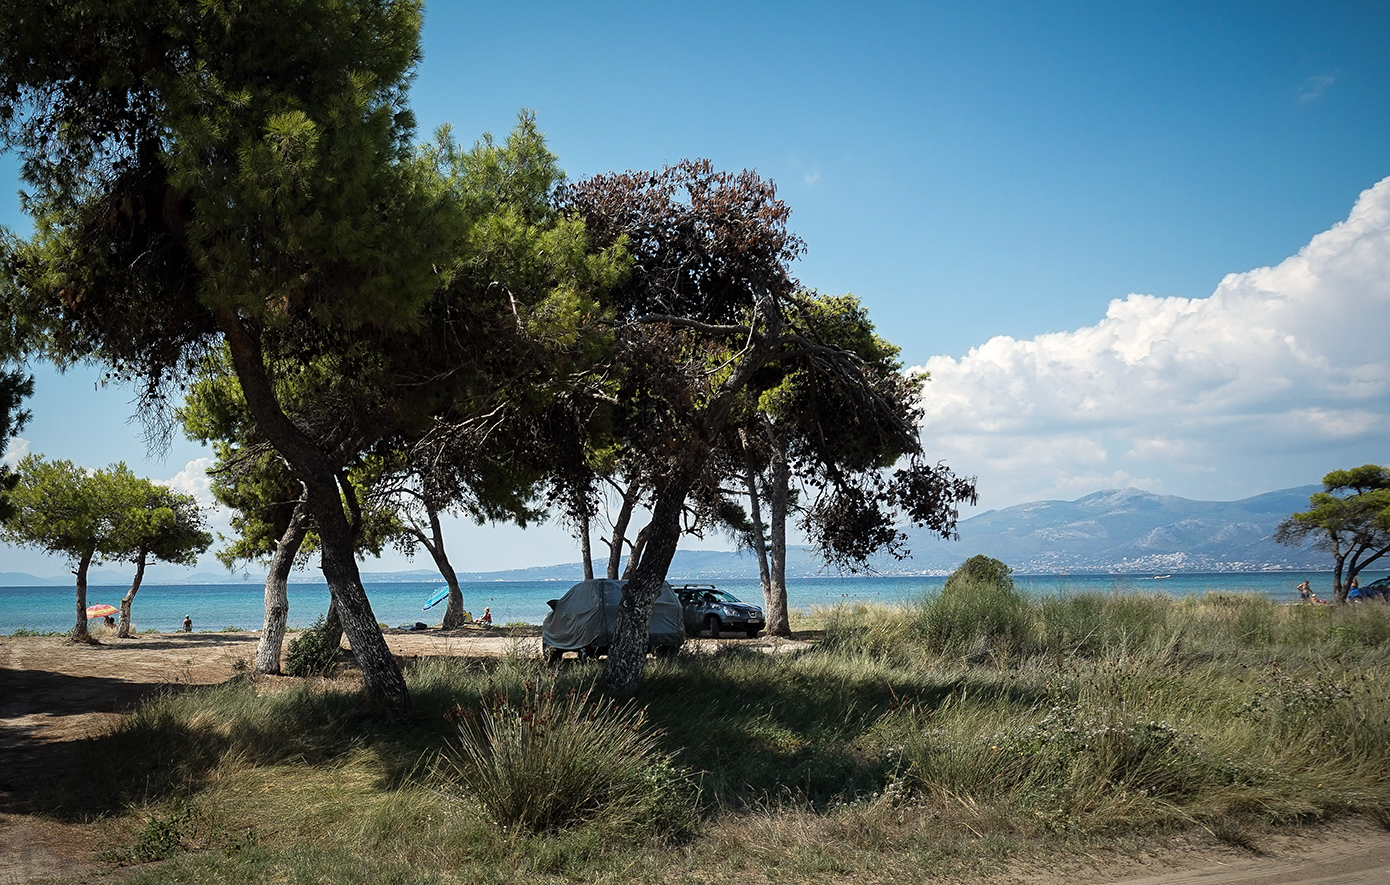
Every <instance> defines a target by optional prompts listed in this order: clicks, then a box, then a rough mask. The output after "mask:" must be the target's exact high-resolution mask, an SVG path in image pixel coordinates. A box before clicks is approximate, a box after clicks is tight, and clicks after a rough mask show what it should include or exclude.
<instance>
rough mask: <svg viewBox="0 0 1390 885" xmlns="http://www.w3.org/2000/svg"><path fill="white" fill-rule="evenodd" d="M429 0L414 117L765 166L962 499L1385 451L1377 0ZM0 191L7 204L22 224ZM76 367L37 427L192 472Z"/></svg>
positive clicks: (611, 165) (1268, 478)
mask: <svg viewBox="0 0 1390 885" xmlns="http://www.w3.org/2000/svg"><path fill="white" fill-rule="evenodd" d="M426 16H427V17H426V24H425V33H424V49H425V61H424V63H423V64H422V65H421V67H420V70H419V76H418V79H417V81H416V83H415V87H414V90H413V93H412V94H413V104H414V107H415V110H416V114H417V117H418V119H419V123H420V131H421V135H422V136H424V135H427V134H428V133H429V132H430V131H431V130H432V129H433V128H434V127H436V126H438V125H439V124H442V123H450V124H452V125H453V127H454V131H455V133H456V135H457V137H459V138H460V139H462V140H465V141H467V140H470V139H472V138H474V137H476V136H477V135H478V134H480V133H481V132H483V131H491V132H493V133H495V134H497V135H499V136H500V135H502V134H504V133H505V132H506V131H507V130H509V129H510V128H511V126H512V124H513V122H514V121H515V118H516V114H517V112H518V110H519V109H521V108H529V109H532V110H534V111H535V112H536V113H537V116H538V120H539V124H540V126H541V128H542V129H543V130H544V131H545V132H546V134H547V136H548V138H549V141H550V145H551V148H552V150H554V151H555V152H556V153H557V154H558V155H559V157H560V159H561V163H562V165H563V166H564V167H565V168H566V169H567V171H568V172H569V174H570V175H571V176H572V177H576V178H579V177H584V176H587V175H590V174H594V173H597V172H603V171H609V170H621V169H645V168H653V167H659V166H661V165H663V164H667V163H674V162H676V161H678V160H680V159H682V158H684V157H708V158H710V159H712V160H713V161H714V162H715V164H716V165H717V166H719V167H722V168H726V169H731V170H737V169H742V168H752V169H756V170H757V171H758V172H759V173H760V174H761V175H763V176H764V177H767V178H771V179H773V180H774V181H776V182H777V184H778V186H779V193H780V194H781V196H782V197H783V198H784V199H785V200H786V201H787V202H788V203H789V204H790V205H791V207H792V209H793V215H792V220H791V225H792V227H793V229H794V230H795V231H796V232H797V233H798V234H800V235H801V236H802V237H803V238H804V239H805V240H806V243H807V246H808V249H807V253H806V256H805V258H804V259H803V260H802V261H801V262H800V263H799V265H798V266H797V268H796V273H797V275H798V276H799V278H800V279H801V280H802V282H803V283H805V284H806V285H808V286H812V287H814V288H817V289H820V290H822V291H825V292H853V293H855V294H857V295H859V296H860V297H861V298H862V299H863V301H864V302H865V303H866V304H867V306H868V307H869V310H870V313H871V315H872V316H873V318H874V319H875V321H876V322H877V323H878V326H879V328H880V331H881V332H882V333H884V334H885V336H886V337H888V338H889V339H890V340H892V341H894V342H895V343H897V344H899V345H900V346H901V347H902V348H903V353H904V357H905V360H906V361H907V362H908V363H909V364H911V365H917V366H927V367H928V368H930V369H931V370H932V371H933V374H934V377H935V378H936V380H935V381H933V382H932V384H931V385H929V387H928V403H929V409H928V422H927V424H926V426H925V427H924V433H925V434H926V440H927V445H928V450H929V451H931V452H933V453H940V454H942V455H943V456H945V457H946V459H947V461H948V463H950V464H951V465H952V466H953V467H955V468H957V469H958V470H960V471H961V472H965V473H970V474H975V475H978V476H979V477H980V482H981V489H982V492H983V498H982V502H981V505H982V508H990V507H1003V506H1008V505H1010V504H1014V503H1019V502H1021V501H1025V500H1032V499H1036V498H1041V497H1059V498H1075V497H1079V496H1080V495H1082V494H1086V493H1088V492H1091V491H1095V490H1097V489H1100V488H1107V487H1114V486H1120V485H1135V486H1138V487H1141V488H1146V489H1149V490H1151V491H1156V492H1164V493H1172V494H1181V495H1185V496H1187V497H1194V498H1235V497H1243V496H1246V495H1251V494H1257V493H1260V492H1264V491H1270V490H1273V489H1277V488H1285V487H1288V486H1293V485H1302V484H1305V483H1308V482H1316V481H1317V480H1318V479H1319V478H1320V477H1321V475H1322V474H1323V473H1325V472H1326V471H1327V470H1330V469H1333V468H1336V467H1342V466H1350V465H1353V464H1359V463H1364V462H1367V461H1377V462H1384V461H1385V460H1386V456H1385V446H1384V444H1383V442H1382V441H1383V440H1384V438H1385V436H1384V434H1385V432H1386V431H1387V429H1390V428H1387V426H1386V416H1387V414H1388V413H1390V395H1388V394H1387V390H1386V384H1387V374H1390V373H1387V371H1386V366H1387V363H1386V361H1385V359H1384V358H1382V357H1380V355H1379V354H1378V353H1375V351H1376V350H1378V349H1380V348H1382V347H1383V343H1382V342H1383V341H1384V340H1385V337H1386V333H1387V332H1390V320H1387V317H1390V311H1387V310H1386V309H1385V308H1386V307H1387V304H1386V302H1387V300H1388V299H1390V295H1387V288H1390V273H1386V268H1387V265H1390V258H1387V256H1386V252H1387V249H1390V247H1387V238H1386V236H1384V233H1385V222H1384V218H1383V217H1382V215H1383V214H1384V213H1382V212H1381V207H1382V206H1384V205H1390V196H1387V195H1386V194H1385V193H1384V192H1383V189H1377V190H1376V191H1373V192H1371V193H1370V194H1369V195H1368V196H1366V197H1365V198H1362V193H1363V192H1364V191H1367V190H1368V189H1371V188H1372V187H1373V186H1374V185H1376V183H1377V182H1379V181H1380V180H1381V179H1384V178H1386V177H1387V176H1390V53H1387V52H1386V51H1385V48H1386V47H1387V46H1390V7H1387V6H1386V5H1385V4H1383V3H1270V2H1249V3H1203V4H1192V3H1185V4H1177V3H1153V2H1149V3H1113V2H1111V3H1053V4H1042V3H973V4H941V3H920V2H919V3H911V4H906V3H904V4H897V3H890V4H877V5H872V6H869V7H865V6H859V7H851V6H850V5H849V4H823V3H684V4H639V3H610V2H592V3H587V4H561V3H527V2H510V3H452V2H443V0H435V2H434V3H432V4H430V5H429V6H428V8H427V14H426ZM0 174H3V176H4V178H5V179H6V180H13V163H12V162H6V164H5V165H4V167H3V169H0ZM13 190H14V188H4V189H3V191H4V192H3V194H0V196H3V197H4V198H5V200H4V202H3V203H0V223H4V224H6V225H7V226H10V227H12V228H14V229H17V230H23V229H24V228H25V223H24V221H23V219H22V218H20V217H19V216H18V214H17V210H16V208H15V202H16V201H15V200H14V199H13V197H12V195H11V193H10V192H11V191H13ZM1358 200H1361V202H1358ZM1354 207H1356V208H1358V209H1359V210H1360V215H1359V216H1357V218H1358V219H1359V220H1358V221H1357V222H1356V223H1355V224H1352V223H1351V222H1348V221H1347V220H1348V218H1349V216H1351V215H1352V214H1353V211H1354ZM1339 224H1340V225H1341V226H1340V227H1336V226H1338V225H1339ZM1334 227H1336V230H1337V231H1340V232H1341V234H1340V235H1339V236H1340V237H1341V239H1338V238H1337V237H1331V236H1329V235H1327V234H1326V232H1328V231H1332V230H1333V229H1334ZM1319 235H1323V239H1322V240H1318V241H1317V243H1320V244H1321V245H1320V246H1318V248H1316V249H1314V248H1313V247H1311V246H1310V244H1312V243H1314V242H1315V238H1317V237H1319ZM1334 240H1335V242H1334ZM1309 249H1313V251H1312V252H1309V251H1308V250H1309ZM1300 250H1303V252H1301V251H1300ZM1304 253H1306V254H1304ZM1300 255H1304V257H1303V258H1301V259H1300V258H1299V256H1300ZM1291 259H1297V260H1294V261H1293V263H1292V264H1290V260H1291ZM1261 268H1271V269H1272V270H1271V271H1270V272H1269V273H1265V274H1263V275H1261V274H1260V273H1257V271H1258V270H1259V269H1261ZM1252 272H1256V273H1254V275H1252ZM1228 274H1235V275H1238V276H1236V277H1232V278H1229V279H1228V278H1227V275H1228ZM1310 278H1311V279H1313V280H1314V282H1313V283H1312V284H1308V283H1307V281H1308V279H1310ZM1223 280H1224V281H1225V282H1223ZM1300 287H1301V288H1300ZM1291 292H1292V293H1294V294H1290V293H1291ZM1132 294H1133V295H1141V296H1153V297H1152V298H1150V299H1147V300H1145V299H1131V298H1130V297H1129V296H1131V295H1132ZM1178 299H1187V301H1180V300H1178ZM1112 302H1113V303H1112ZM1275 302H1277V303H1278V304H1280V305H1284V308H1287V309H1284V308H1281V309H1280V310H1273V309H1272V308H1271V305H1272V304H1274V303H1275ZM1289 305H1292V306H1289ZM1155 329H1157V330H1158V331H1157V332H1155ZM1305 332H1306V333H1307V334H1306V335H1305ZM1314 332H1316V334H1314ZM1291 342H1292V343H1291ZM1310 378H1321V380H1320V381H1318V382H1317V383H1314V382H1312V381H1310V380H1309V379H1310ZM93 381H94V378H93V376H92V374H91V373H82V372H79V373H75V374H72V375H69V376H68V377H66V378H61V379H58V378H54V377H53V376H52V373H51V372H46V371H44V370H42V369H40V370H39V391H38V394H37V395H36V397H35V398H34V400H33V402H32V404H31V405H32V409H33V411H34V415H35V417H34V420H33V423H32V424H31V426H30V428H28V429H27V430H26V432H25V433H24V435H23V436H24V440H25V444H27V446H28V447H29V448H30V449H31V450H33V451H38V452H42V453H44V454H46V455H48V456H50V457H67V458H72V459H74V460H77V461H79V462H81V463H84V464H88V465H90V466H99V465H103V464H106V463H109V462H111V461H114V460H117V459H124V460H126V461H127V462H129V463H130V464H131V465H132V467H134V469H136V470H137V471H138V472H141V473H145V474H147V475H150V476H152V477H155V478H158V479H164V480H171V479H174V478H175V477H176V476H180V475H181V476H182V478H181V479H180V480H179V483H180V484H183V485H187V486H188V487H190V488H194V487H196V485H197V476H196V474H197V473H198V469H197V467H196V466H195V467H193V468H188V467H187V465H188V464H189V462H191V461H194V460H195V459H197V458H199V457H201V456H202V455H203V454H204V453H202V452H201V451H200V450H198V449H197V448H196V447H193V446H191V445H188V444H182V443H181V444H178V445H176V446H175V447H174V449H173V450H171V451H170V452H169V453H168V455H167V457H165V458H163V459H160V458H153V459H150V458H147V457H146V453H145V451H144V449H143V447H142V445H141V444H140V440H139V435H138V427H135V426H132V425H129V424H127V423H125V419H126V418H127V417H128V415H129V412H130V408H129V405H128V403H127V400H128V396H127V395H125V394H124V393H123V392H122V391H120V390H110V389H107V390H99V391H98V390H94V389H93ZM1093 388H1094V389H1093ZM1329 428H1330V429H1329ZM456 536H457V538H458V540H457V542H456V543H455V544H454V545H453V546H454V548H455V550H456V553H455V558H456V564H457V565H458V566H459V567H460V568H462V569H489V568H501V567H510V566H515V565H525V564H534V563H537V562H553V561H565V560H569V559H572V558H574V553H573V550H574V548H573V546H572V544H571V542H569V540H568V538H567V537H566V536H565V535H564V534H563V532H560V531H558V530H548V529H542V530H540V531H537V530H529V531H527V532H525V533H521V532H519V531H516V530H488V531H485V532H479V531H477V530H473V529H471V528H467V527H459V528H458V529H457V531H456ZM712 546H723V542H722V541H715V542H712ZM968 552H969V551H964V552H963V555H968ZM35 563H36V559H35V557H34V556H33V555H32V554H29V553H27V552H21V551H14V550H9V551H3V553H0V571H4V570H29V571H38V572H39V573H45V574H47V573H55V572H57V571H59V570H60V569H59V568H55V567H51V566H45V565H44V564H43V563H38V564H35ZM399 564H400V563H398V562H390V563H387V565H389V566H391V567H395V566H397V565H399ZM421 565H422V567H423V566H424V565H425V564H424V563H421ZM19 566H24V567H25V568H23V569H20V568H18V567H19ZM369 567H376V566H369Z"/></svg>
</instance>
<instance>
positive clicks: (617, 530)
mask: <svg viewBox="0 0 1390 885" xmlns="http://www.w3.org/2000/svg"><path fill="white" fill-rule="evenodd" d="M640 497H641V487H640V486H639V485H638V483H636V482H634V483H633V484H632V485H630V486H628V488H627V491H625V492H623V504H622V506H621V507H619V508H618V519H617V521H616V522H614V523H613V540H612V541H610V542H609V544H608V579H609V580H613V581H616V580H617V579H618V575H619V573H620V572H621V569H622V567H623V547H625V546H626V545H627V527H628V523H630V522H631V521H632V509H633V508H634V507H636V506H637V499H638V498H640Z"/></svg>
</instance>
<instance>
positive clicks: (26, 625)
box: [0, 572, 1386, 635]
mask: <svg viewBox="0 0 1390 885" xmlns="http://www.w3.org/2000/svg"><path fill="white" fill-rule="evenodd" d="M1385 574H1386V573H1385V572H1376V573H1375V574H1374V575H1371V574H1368V573H1363V574H1362V578H1361V583H1362V584H1368V583H1370V582H1371V581H1372V580H1374V579H1375V578H1380V577H1384V576H1385ZM1303 580H1308V581H1311V582H1312V585H1313V589H1314V591H1316V592H1317V593H1318V594H1319V595H1321V596H1323V597H1324V598H1330V597H1331V595H1332V574H1331V573H1330V572H1280V573H1271V572H1261V573H1254V574H1232V573H1219V574H1196V575H1173V576H1171V577H1168V578H1155V577H1154V576H1153V575H1109V574H1107V575H1020V576H1015V583H1016V585H1017V586H1018V587H1019V589H1020V590H1022V591H1023V592H1025V593H1027V594H1029V595H1033V596H1048V595H1059V594H1068V593H1090V592H1101V593H1112V592H1118V593H1167V594H1170V595H1172V596H1190V595H1194V594H1204V593H1208V592H1220V593H1254V594H1259V595H1262V596H1267V597H1269V598H1270V599H1274V600H1276V601H1279V602H1293V601H1296V599H1297V594H1296V593H1295V591H1294V587H1295V585H1297V584H1298V583H1299V582H1300V581H1303ZM681 582H682V581H681V580H680V579H679V578H673V580H672V583H681ZM943 582H944V579H943V578H800V579H793V580H790V581H788V586H787V597H788V602H789V603H790V604H791V607H792V608H800V609H809V608H812V607H814V606H825V605H835V604H838V603H855V602H872V603H885V604H896V603H904V602H914V601H916V600H918V599H921V598H922V596H923V595H925V594H929V593H934V592H937V591H939V590H940V589H941V585H942V583H943ZM716 583H718V585H719V586H720V587H721V588H722V589H725V590H728V591H729V592H731V593H733V594H734V595H735V596H738V597H739V598H740V599H744V600H747V601H749V602H758V603H761V601H762V600H761V596H762V592H761V590H760V589H759V587H758V582H757V580H755V579H754V580H748V579H743V580H732V579H731V580H722V581H718V582H716ZM442 586H443V583H442V582H437V583H433V584H431V583H372V582H368V584H367V596H368V598H369V599H370V600H371V603H372V610H373V612H375V614H376V619H377V620H378V621H380V622H382V623H384V624H388V625H391V626H400V625H406V624H413V623H415V622H416V621H423V622H425V623H427V624H430V625H436V624H438V623H439V622H440V619H441V618H443V617H444V607H445V604H444V603H440V604H439V605H437V606H435V607H434V608H433V609H430V610H429V611H427V612H425V611H421V606H423V605H424V604H425V600H426V599H428V598H429V596H430V594H432V593H433V592H434V591H435V590H436V589H438V588H439V587H442ZM569 586H570V585H569V584H568V583H567V582H561V581H497V582H492V583H465V584H464V585H463V599H464V607H465V608H466V609H468V610H470V611H471V612H473V614H474V615H479V614H481V613H482V610H483V607H484V606H488V607H490V608H491V609H492V617H493V621H494V622H495V623H498V624H506V623H511V622H518V621H520V622H525V623H529V624H539V623H540V622H541V621H542V620H543V619H544V618H545V614H546V611H548V609H547V607H546V600H549V599H555V598H557V597H559V596H560V595H561V594H563V593H564V592H565V590H566V589H568V588H569ZM127 589H129V586H128V585H127V586H122V587H117V586H92V587H88V589H87V604H88V605H98V604H100V603H108V604H110V605H115V606H119V605H120V601H121V597H122V596H124V595H125V592H126V590H127ZM289 593H290V616H289V621H290V625H291V626H292V627H307V626H309V625H310V624H312V623H313V622H314V619H315V618H317V617H318V616H319V615H321V614H323V613H324V612H325V611H327V610H328V588H327V586H326V585H322V584H320V585H315V584H291V585H290V591H289ZM75 600H76V595H75V591H74V589H73V588H72V587H53V586H50V587H0V635H9V634H11V633H14V632H15V631H16V630H21V629H23V630H34V631H39V632H47V631H55V630H56V631H66V630H70V629H72V624H73V620H74V618H75V617H76V602H75ZM264 604H265V603H264V595H263V592H262V588H261V587H260V586H259V585H246V584H146V585H144V586H142V587H141V588H140V592H139V594H138V595H137V596H136V597H135V603H134V605H133V607H132V608H131V621H132V622H133V623H134V625H135V627H136V629H138V630H153V631H158V632H169V631H174V630H178V629H180V626H181V624H182V623H183V618H184V616H185V615H187V616H189V617H191V618H192V619H193V629H194V630H200V631H201V630H222V629H224V628H227V627H236V628H239V629H243V630H259V629H260V627H261V623H262V621H263V618H264Z"/></svg>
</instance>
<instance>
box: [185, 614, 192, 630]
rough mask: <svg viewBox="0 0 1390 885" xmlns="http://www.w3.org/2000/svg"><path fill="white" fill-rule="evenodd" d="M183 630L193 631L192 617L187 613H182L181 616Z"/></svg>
mask: <svg viewBox="0 0 1390 885" xmlns="http://www.w3.org/2000/svg"><path fill="white" fill-rule="evenodd" d="M183 632H185V633H192V632H193V619H192V618H191V617H189V616H188V615H184V616H183Z"/></svg>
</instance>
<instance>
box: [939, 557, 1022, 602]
mask: <svg viewBox="0 0 1390 885" xmlns="http://www.w3.org/2000/svg"><path fill="white" fill-rule="evenodd" d="M1013 573H1014V570H1013V569H1012V568H1011V567H1010V566H1008V565H1005V564H1004V563H1002V562H1000V561H999V560H997V559H993V558H991V557H988V556H983V555H981V554H976V555H975V556H972V557H970V558H969V559H967V560H966V561H965V562H963V563H961V564H960V567H959V568H957V569H956V570H955V571H953V572H951V574H950V577H948V578H947V579H946V586H945V592H947V593H951V592H953V591H956V589H957V588H960V592H967V591H966V587H972V588H973V587H978V586H979V585H983V584H999V585H1001V586H1004V587H1009V588H1012V587H1013V585H1014V579H1013V577H1012V575H1013Z"/></svg>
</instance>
